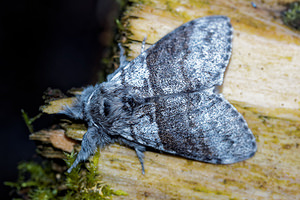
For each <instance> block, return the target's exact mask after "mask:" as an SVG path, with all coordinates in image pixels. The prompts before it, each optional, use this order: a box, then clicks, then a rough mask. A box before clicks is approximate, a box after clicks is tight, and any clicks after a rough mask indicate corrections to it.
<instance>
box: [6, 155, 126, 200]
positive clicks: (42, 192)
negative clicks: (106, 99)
mask: <svg viewBox="0 0 300 200" xmlns="http://www.w3.org/2000/svg"><path fill="white" fill-rule="evenodd" d="M75 157H76V156H75V154H74V153H71V154H68V155H67V159H66V160H65V162H66V164H67V166H68V167H70V166H71V164H72V163H73V161H74V160H75ZM98 158H99V156H98V155H95V156H94V158H93V159H92V160H91V162H90V163H89V164H88V165H87V167H86V168H84V169H81V167H80V165H79V166H77V167H76V168H74V169H73V170H72V172H71V173H66V172H64V171H65V169H66V168H65V167H58V166H57V165H55V163H53V162H50V161H48V162H44V163H42V164H38V163H36V162H22V163H20V164H19V165H18V170H19V178H18V180H17V181H16V182H5V183H4V184H5V185H7V186H10V187H12V188H13V189H14V192H15V193H16V194H17V195H18V196H19V197H22V198H21V199H33V200H35V199H36V200H39V199H44V200H47V199H75V200H76V199H111V198H112V197H113V195H118V196H119V195H127V193H125V192H123V191H120V190H117V191H115V190H113V189H111V188H110V187H109V186H108V185H107V184H105V183H104V182H103V181H102V180H101V175H100V174H99V172H98V169H97V166H98ZM55 166H56V167H55Z"/></svg>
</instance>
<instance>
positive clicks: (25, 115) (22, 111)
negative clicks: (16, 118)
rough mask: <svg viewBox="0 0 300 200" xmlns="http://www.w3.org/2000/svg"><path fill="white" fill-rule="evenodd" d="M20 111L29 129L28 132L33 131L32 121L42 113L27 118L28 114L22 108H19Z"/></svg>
mask: <svg viewBox="0 0 300 200" xmlns="http://www.w3.org/2000/svg"><path fill="white" fill-rule="evenodd" d="M21 113H22V117H23V119H24V121H25V123H26V125H27V127H28V129H29V131H30V133H33V126H32V123H33V122H34V121H35V120H37V119H38V118H40V117H41V116H42V113H39V114H38V115H37V116H35V117H32V118H29V116H28V114H27V113H26V112H25V111H24V110H23V109H21Z"/></svg>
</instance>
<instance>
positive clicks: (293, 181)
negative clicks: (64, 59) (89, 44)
mask: <svg viewBox="0 0 300 200" xmlns="http://www.w3.org/2000/svg"><path fill="white" fill-rule="evenodd" d="M287 2H288V1H274V0H273V1H272V0H270V1H264V3H261V4H258V3H256V5H257V8H254V7H252V6H251V3H250V1H244V0H231V1H221V0H214V1H192V0H186V1H184V2H183V1H182V2H180V1H167V0H156V1H151V2H150V1H149V2H148V1H143V2H135V3H133V4H132V5H131V6H129V7H127V8H126V11H125V13H124V17H123V19H122V24H123V25H124V28H125V29H124V30H125V35H127V38H126V39H127V41H126V44H124V45H126V46H127V47H128V51H127V52H128V55H129V57H130V58H135V57H136V56H137V55H138V54H139V52H140V48H141V41H142V40H143V38H144V37H145V36H147V41H146V42H147V44H148V45H151V44H153V43H155V42H156V41H157V40H159V39H160V38H161V37H163V36H164V35H165V34H167V33H168V32H170V31H172V30H173V29H174V28H176V27H178V26H179V25H181V24H183V23H184V22H187V21H189V20H192V19H194V18H198V17H202V16H207V15H226V16H228V17H230V18H231V22H232V25H233V27H234V30H235V31H234V39H233V54H232V58H231V61H230V64H229V66H228V67H227V71H226V74H225V79H224V85H223V87H222V93H223V94H224V96H225V97H226V98H227V99H228V100H229V101H230V102H231V103H233V105H234V106H235V107H236V108H237V109H238V111H239V112H241V113H242V114H243V116H244V117H245V119H246V121H247V122H248V125H249V127H250V128H251V130H252V131H253V133H254V135H255V137H256V138H257V144H258V151H257V153H256V155H255V156H254V157H253V158H251V159H249V160H246V161H243V162H240V163H236V164H231V165H212V164H207V163H201V162H197V161H192V160H188V159H185V158H180V157H177V156H172V155H168V154H161V153H157V152H146V153H145V171H146V174H145V175H142V173H141V166H140V163H139V161H138V158H137V157H136V155H135V152H134V151H133V150H132V149H129V148H126V147H123V146H119V145H117V144H114V145H110V146H109V147H107V148H105V149H103V150H102V151H101V156H100V161H99V171H100V172H101V173H102V175H103V180H104V181H106V182H107V183H108V184H109V185H111V186H113V187H114V188H116V189H121V190H123V191H125V192H127V193H128V194H129V195H128V196H126V197H116V198H115V199H118V198H120V199H299V198H300V151H299V149H300V147H299V144H300V122H299V120H300V45H299V44H300V34H299V32H295V31H293V30H291V29H289V28H288V27H286V26H284V25H283V23H282V22H281V20H280V18H279V14H280V12H281V11H282V10H284V7H283V6H282V4H283V3H287ZM123 41H124V40H123ZM68 101H69V99H68V100H66V101H65V102H63V100H60V102H59V101H53V102H52V106H48V107H46V108H44V111H45V112H48V113H55V112H57V111H58V110H59V109H60V107H61V105H62V104H64V103H70V102H68ZM62 102H63V103H62ZM55 106H56V107H55ZM47 109H48V110H47ZM51 109H52V110H51ZM65 130H66V132H67V131H68V127H67V126H65ZM72 130H73V129H72ZM80 131H81V133H82V132H83V130H82V129H81V130H80ZM77 137H78V136H77Z"/></svg>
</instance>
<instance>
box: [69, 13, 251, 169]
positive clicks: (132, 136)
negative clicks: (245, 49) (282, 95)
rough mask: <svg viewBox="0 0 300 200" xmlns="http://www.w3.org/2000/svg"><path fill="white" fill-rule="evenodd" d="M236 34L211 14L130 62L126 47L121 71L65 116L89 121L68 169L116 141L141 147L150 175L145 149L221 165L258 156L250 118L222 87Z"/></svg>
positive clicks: (226, 20) (83, 97)
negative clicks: (126, 54)
mask: <svg viewBox="0 0 300 200" xmlns="http://www.w3.org/2000/svg"><path fill="white" fill-rule="evenodd" d="M232 37H233V28H232V26H231V24H230V20H229V18H227V17H225V16H208V17H203V18H198V19H195V20H192V21H190V22H188V23H185V24H183V25H182V26H180V27H178V28H177V29H175V30H174V31H172V32H171V33H169V34H167V35H166V36H165V37H163V38H162V39H160V40H159V41H158V42H157V43H155V44H154V45H152V46H151V47H150V48H148V49H147V50H146V51H143V52H142V53H141V54H140V55H139V56H138V57H137V58H135V59H134V60H132V61H131V62H128V61H126V59H125V56H124V50H123V48H122V47H121V46H120V47H121V58H120V67H119V69H118V70H116V72H114V73H113V74H111V75H109V76H108V81H107V82H104V83H101V84H97V85H95V86H89V87H87V88H86V89H85V90H84V91H83V92H82V94H81V95H80V96H78V98H77V102H76V103H75V104H74V105H73V106H72V107H71V108H67V109H65V110H64V111H63V113H64V114H67V115H68V116H70V117H73V118H76V119H83V120H85V121H86V122H87V124H88V131H87V132H86V133H85V135H84V137H83V140H82V149H81V151H80V152H79V154H78V156H77V158H76V160H75V162H74V163H73V165H72V167H71V168H70V169H69V172H70V171H71V170H72V168H73V167H74V166H76V165H77V164H78V163H79V162H80V161H83V160H86V159H87V158H88V157H89V156H90V155H92V154H93V153H94V152H95V150H96V148H97V147H100V148H102V147H104V146H106V145H108V144H110V143H114V142H118V143H121V144H124V145H127V146H130V147H132V148H134V149H135V151H136V153H137V156H138V158H139V160H140V162H141V164H142V171H143V173H144V165H143V157H144V154H143V152H144V151H145V148H146V147H150V148H153V149H156V150H159V151H162V152H166V153H170V154H174V155H179V156H182V157H185V158H188V159H193V160H197V161H203V162H208V163H214V164H230V163H235V162H239V161H242V160H245V159H248V158H250V157H251V156H253V155H254V154H255V152H256V142H255V137H254V136H253V134H252V132H251V130H250V129H249V128H248V125H247V123H246V121H245V120H244V118H243V117H242V115H241V114H240V113H238V112H237V110H236V109H235V108H234V107H233V106H232V105H231V104H230V103H229V102H228V101H227V100H226V99H225V98H224V97H223V95H222V94H219V93H218V92H217V90H216V89H215V87H216V86H219V85H222V83H223V76H224V72H225V69H226V66H227V65H228V62H229V59H230V56H231V48H232Z"/></svg>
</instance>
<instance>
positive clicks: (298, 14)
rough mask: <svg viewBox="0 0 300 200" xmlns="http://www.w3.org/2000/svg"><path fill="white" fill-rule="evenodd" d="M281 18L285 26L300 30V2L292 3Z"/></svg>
mask: <svg viewBox="0 0 300 200" xmlns="http://www.w3.org/2000/svg"><path fill="white" fill-rule="evenodd" d="M281 17H282V21H283V22H284V24H285V25H287V26H289V27H292V28H294V29H296V30H300V1H296V2H293V3H290V4H289V5H288V9H287V10H286V11H284V12H282V15H281Z"/></svg>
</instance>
